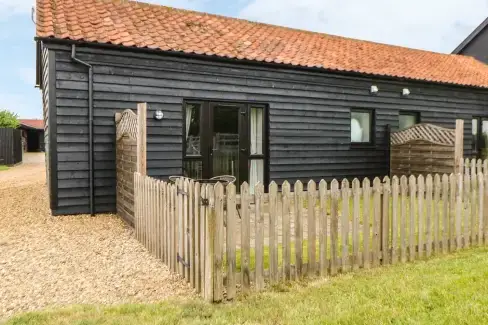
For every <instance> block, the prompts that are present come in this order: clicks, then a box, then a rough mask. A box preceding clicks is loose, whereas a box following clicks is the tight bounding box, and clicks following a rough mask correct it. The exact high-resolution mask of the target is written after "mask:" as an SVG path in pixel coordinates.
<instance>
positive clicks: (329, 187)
mask: <svg viewBox="0 0 488 325" xmlns="http://www.w3.org/2000/svg"><path fill="white" fill-rule="evenodd" d="M463 166H464V170H463V173H460V174H457V175H454V174H451V175H445V174H444V175H437V174H436V175H430V174H429V175H420V176H418V177H415V176H410V177H408V178H407V177H406V176H401V177H400V178H399V177H397V176H393V177H392V178H391V179H390V178H389V177H385V178H383V179H382V180H381V179H380V178H374V180H373V181H371V180H369V179H367V178H366V179H364V180H362V182H360V181H359V180H358V179H354V180H352V182H349V181H348V180H342V181H341V182H339V181H338V180H335V179H334V180H332V181H331V182H330V183H327V182H326V181H325V180H322V181H320V182H319V183H316V182H315V181H309V182H307V183H306V184H305V187H306V190H304V183H302V181H296V182H295V183H293V186H291V185H290V182H288V181H285V182H283V183H282V184H281V186H280V185H278V184H276V183H275V182H271V183H270V184H269V186H267V187H265V186H263V184H260V183H258V184H257V185H255V187H254V188H252V189H251V188H250V186H249V185H248V184H247V183H243V184H240V185H239V187H237V186H236V185H235V184H229V185H227V186H224V185H223V184H221V183H217V184H215V185H214V184H200V183H198V182H195V181H194V180H189V179H184V178H181V179H178V180H176V182H175V183H167V182H164V181H160V180H156V179H154V178H151V177H148V176H145V175H141V174H139V173H135V174H134V187H135V191H134V193H135V196H134V204H135V207H134V211H135V220H134V226H135V232H134V233H135V237H136V238H137V240H139V241H140V242H141V243H142V244H143V245H144V246H145V247H146V248H147V250H148V251H149V253H150V254H152V255H153V256H155V257H157V258H159V259H160V260H161V261H162V262H163V263H165V264H166V265H168V267H169V269H170V270H171V271H172V272H173V273H175V274H178V275H179V276H181V278H182V279H184V280H185V281H187V282H188V283H189V284H190V285H191V286H192V287H193V288H195V290H196V292H198V293H200V294H201V295H202V296H203V297H204V298H205V299H206V300H208V301H211V302H217V301H223V300H224V299H226V300H232V299H235V298H236V296H237V295H238V294H239V292H246V291H249V290H263V289H265V288H266V286H267V285H268V283H270V284H273V283H277V282H280V281H294V280H298V279H301V278H303V277H305V276H308V277H314V276H317V275H320V276H322V277H323V276H328V275H331V276H332V275H336V274H338V273H346V272H350V271H355V270H358V269H360V268H370V267H379V266H381V265H387V264H396V263H405V262H406V261H407V260H408V261H413V260H416V259H423V258H429V257H431V256H432V255H438V254H441V253H447V252H448V251H453V250H459V249H461V248H466V247H470V246H480V245H483V244H487V243H488V222H487V221H488V215H487V212H488V210H487V206H488V204H487V203H486V200H487V198H488V175H487V174H486V172H488V163H487V161H484V162H482V161H480V160H477V161H473V160H471V161H469V160H468V161H463Z"/></svg>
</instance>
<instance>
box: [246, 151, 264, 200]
mask: <svg viewBox="0 0 488 325" xmlns="http://www.w3.org/2000/svg"><path fill="white" fill-rule="evenodd" d="M258 182H261V183H263V182H264V161H263V160H262V159H259V160H251V162H250V164H249V185H250V187H251V188H250V189H249V191H250V192H251V193H254V186H255V185H256V184H257V183H258Z"/></svg>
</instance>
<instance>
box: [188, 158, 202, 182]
mask: <svg viewBox="0 0 488 325" xmlns="http://www.w3.org/2000/svg"><path fill="white" fill-rule="evenodd" d="M183 176H185V177H189V178H194V179H202V178H203V177H202V162H201V161H200V160H185V161H183Z"/></svg>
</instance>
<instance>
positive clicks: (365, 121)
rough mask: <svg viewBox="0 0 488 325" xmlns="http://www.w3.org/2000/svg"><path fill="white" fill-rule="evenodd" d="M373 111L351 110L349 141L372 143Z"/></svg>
mask: <svg viewBox="0 0 488 325" xmlns="http://www.w3.org/2000/svg"><path fill="white" fill-rule="evenodd" d="M372 126H373V112H372V111H368V110H351V143H364V144H368V143H369V144H371V143H373V141H372V140H373V127H372Z"/></svg>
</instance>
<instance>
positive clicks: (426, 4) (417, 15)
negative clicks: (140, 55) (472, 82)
mask: <svg viewBox="0 0 488 325" xmlns="http://www.w3.org/2000/svg"><path fill="white" fill-rule="evenodd" d="M487 12H488V0H464V1H460V0H410V1H397V0H369V1H364V0H300V1H296V0H251V2H250V3H249V4H248V5H247V6H245V7H244V8H243V9H242V10H241V12H240V14H239V16H240V17H242V18H246V19H251V20H257V21H260V22H266V23H270V24H276V25H282V26H288V27H293V28H300V29H306V30H312V31H317V32H323V33H329V34H335V35H341V36H346V37H353V38H359V39H365V40H371V41H376V42H382V43H389V44H396V45H402V46H407V47H413V48H421V49H427V50H433V51H439V52H451V51H452V50H453V49H454V48H455V47H456V46H457V45H458V44H459V43H460V42H461V41H462V40H463V39H464V38H466V37H467V36H468V34H469V33H470V32H471V31H472V30H473V29H474V28H476V26H478V25H479V24H480V23H481V22H482V21H483V19H485V18H486V15H487Z"/></svg>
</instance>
